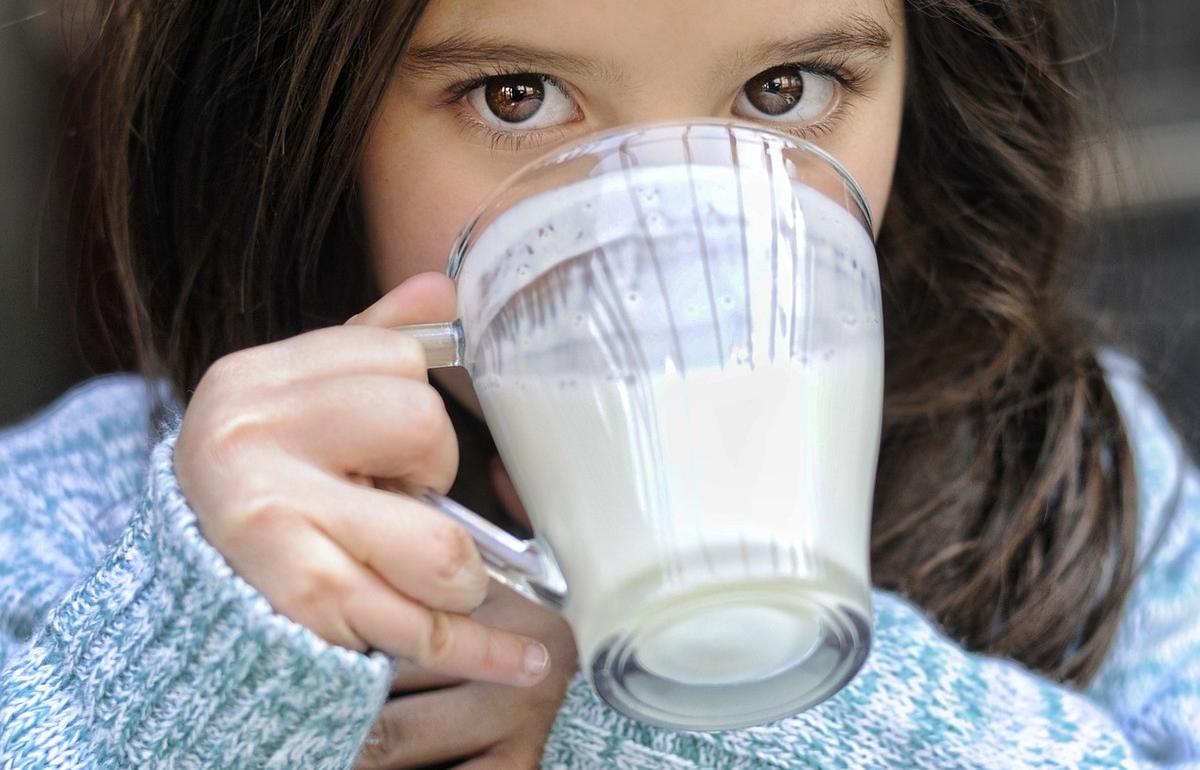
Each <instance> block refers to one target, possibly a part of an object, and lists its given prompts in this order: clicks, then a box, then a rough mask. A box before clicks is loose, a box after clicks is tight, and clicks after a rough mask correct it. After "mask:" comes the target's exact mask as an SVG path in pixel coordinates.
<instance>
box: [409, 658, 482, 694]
mask: <svg viewBox="0 0 1200 770" xmlns="http://www.w3.org/2000/svg"><path fill="white" fill-rule="evenodd" d="M465 682H466V680H465V679H462V678H461V677H454V676H446V675H445V674H435V673H434V672H432V671H426V670H425V669H423V668H421V667H420V666H416V665H414V664H413V663H411V662H409V661H407V660H398V661H396V667H395V673H394V674H393V675H392V690H391V692H392V694H393V695H396V694H404V693H410V694H415V693H418V692H421V691H426V690H442V689H445V688H447V687H457V686H459V685H461V684H464V683H465Z"/></svg>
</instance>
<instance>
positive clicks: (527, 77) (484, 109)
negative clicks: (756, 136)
mask: <svg viewBox="0 0 1200 770" xmlns="http://www.w3.org/2000/svg"><path fill="white" fill-rule="evenodd" d="M466 102H467V104H469V105H470V106H471V109H473V110H474V111H475V114H476V115H478V116H479V118H480V120H482V121H483V122H484V123H486V124H487V125H488V126H491V127H493V128H497V129H505V130H507V129H514V130H515V129H517V128H518V127H519V128H520V130H521V131H527V130H528V131H532V130H536V129H544V128H550V127H552V126H558V125H562V124H563V123H568V122H571V121H572V120H573V119H574V120H578V119H579V117H580V115H579V108H578V107H577V106H576V104H575V101H574V100H573V99H572V98H571V97H570V96H568V95H567V92H566V90H565V88H564V87H563V86H562V85H561V84H560V83H559V82H558V81H557V80H555V79H554V78H552V77H550V76H549V75H539V74H537V73H533V72H528V73H525V72H522V73H514V74H512V75H497V76H495V77H490V78H488V79H487V80H485V81H483V82H482V83H481V84H480V85H478V86H476V87H475V88H473V89H471V90H470V91H469V92H468V93H467V95H466Z"/></svg>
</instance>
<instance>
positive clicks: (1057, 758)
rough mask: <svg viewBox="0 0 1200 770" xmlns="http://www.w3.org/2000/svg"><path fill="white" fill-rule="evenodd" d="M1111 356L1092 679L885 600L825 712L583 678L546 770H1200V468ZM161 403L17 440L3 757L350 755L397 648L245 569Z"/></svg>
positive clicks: (570, 698) (86, 399) (119, 395)
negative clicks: (1102, 609)
mask: <svg viewBox="0 0 1200 770" xmlns="http://www.w3.org/2000/svg"><path fill="white" fill-rule="evenodd" d="M1108 366H1109V372H1110V379H1111V382H1112V385H1113V388H1114V391H1115V393H1116V395H1117V398H1118V401H1119V403H1120V405H1121V409H1122V413H1123V416H1124V418H1125V421H1126V423H1127V425H1128V427H1129V430H1130V433H1131V435H1132V440H1133V443H1134V449H1135V455H1136V467H1137V472H1138V480H1139V489H1140V517H1141V518H1140V555H1139V567H1138V571H1137V579H1136V583H1135V585H1134V588H1133V593H1132V595H1131V597H1130V600H1129V602H1128V605H1127V609H1126V610H1125V614H1124V616H1123V620H1122V623H1121V626H1120V628H1119V631H1118V633H1117V637H1116V640H1115V642H1114V644H1113V646H1112V648H1111V652H1110V653H1109V655H1108V657H1107V659H1106V661H1105V663H1104V665H1103V668H1102V669H1101V671H1100V672H1099V674H1098V675H1097V676H1096V677H1095V679H1094V680H1093V681H1092V682H1091V684H1090V685H1089V686H1088V687H1087V689H1086V690H1085V691H1078V690H1075V689H1072V688H1069V687H1065V686H1061V685H1058V684H1055V683H1052V682H1049V681H1047V680H1045V679H1044V678H1041V677H1038V676H1036V675H1034V674H1032V673H1030V672H1029V671H1027V670H1026V669H1024V668H1022V667H1021V666H1020V665H1018V664H1016V663H1013V662H1010V661H1005V660H999V659H995V658H991V657H987V656H983V655H977V654H971V653H968V652H965V651H964V650H963V649H962V648H961V647H960V646H958V645H957V644H956V643H955V642H954V641H952V640H950V639H948V638H947V637H946V636H944V635H942V634H941V633H940V632H939V631H938V629H937V628H935V627H934V626H933V625H932V624H931V623H930V622H929V621H928V620H927V619H926V618H925V617H924V616H923V615H922V613H921V612H920V611H919V610H918V609H916V608H914V607H913V606H912V605H911V604H909V603H907V602H906V601H904V600H903V599H901V598H899V597H897V596H894V595H891V594H888V593H885V592H879V591H877V592H875V593H874V595H873V602H874V609H875V637H874V642H873V648H872V651H871V654H870V656H869V658H868V660H867V663H866V665H865V666H864V668H863V670H862V671H861V673H860V674H859V675H858V676H857V677H856V678H855V679H854V680H853V681H852V682H851V683H850V684H849V685H848V686H847V687H846V688H845V689H844V690H842V692H840V693H839V694H838V695H836V696H835V697H833V698H831V699H830V700H828V701H826V702H825V703H823V704H822V705H820V706H818V707H816V708H813V709H811V710H809V711H807V712H805V713H803V714H800V715H798V716H796V717H793V718H791V719H787V720H784V721H782V722H779V723H776V724H771V725H767V726H764V727H757V728H751V729H745V730H737V731H730V732H724V733H715V734H704V733H681V732H671V731H666V730H661V729H656V728H652V727H648V726H645V725H642V724H640V723H637V722H633V721H631V720H628V719H625V718H624V717H621V716H620V715H618V714H616V713H615V712H613V711H612V710H610V709H608V708H607V707H606V706H605V705H604V704H603V703H601V702H600V701H598V700H597V698H596V697H595V696H594V695H593V694H592V692H591V691H590V690H589V689H588V688H587V686H586V684H585V683H584V682H583V681H582V679H579V678H577V679H576V680H575V681H574V682H573V683H572V685H571V687H570V689H569V691H568V694H567V697H566V701H565V702H564V704H563V706H562V709H561V712H560V715H559V718H558V721H557V722H556V724H555V726H554V729H553V732H552V733H551V735H550V738H549V742H548V744H547V747H546V750H545V754H544V759H543V767H546V768H556V769H558V768H561V769H564V770H566V769H571V770H576V769H578V770H584V769H585V768H589V769H591V768H645V769H646V770H651V769H652V768H653V769H654V770H659V769H660V768H667V769H672V768H674V769H677V770H683V769H684V768H722V769H724V768H823V767H833V768H858V767H921V768H967V767H969V768H1013V767H1087V768H1098V767H1125V768H1135V767H1136V768H1154V767H1172V768H1194V769H1195V768H1200V480H1198V476H1197V472H1196V469H1195V467H1194V466H1193V465H1192V464H1191V463H1189V462H1188V461H1187V459H1186V457H1185V455H1184V453H1183V451H1182V449H1181V446H1180V444H1179V441H1178V440H1177V439H1176V437H1175V436H1174V434H1173V433H1172V432H1171V430H1170V428H1169V426H1168V424H1167V422H1166V420H1165V419H1164V417H1163V415H1162V413H1161V412H1160V411H1159V409H1158V407H1157V406H1156V405H1155V403H1154V401H1153V400H1152V399H1151V398H1150V397H1149V396H1148V395H1147V393H1146V392H1145V390H1144V389H1143V388H1142V386H1141V385H1140V383H1139V374H1138V372H1137V370H1136V368H1135V367H1134V366H1133V365H1132V364H1131V363H1130V362H1128V361H1127V360H1125V359H1118V358H1115V357H1110V359H1109V362H1108ZM148 396H149V393H148V388H147V387H146V385H145V383H144V381H142V380H140V379H137V378H135V377H133V376H108V377H102V378H98V379H95V380H92V381H90V382H88V383H86V384H84V385H82V386H80V387H78V388H76V389H75V390H74V391H72V392H71V393H70V394H68V395H67V396H65V397H63V398H62V399H60V400H59V401H58V402H57V403H56V404H55V405H54V406H52V407H50V408H49V409H48V410H46V411H45V412H44V413H43V414H41V415H40V416H38V417H35V418H34V419H32V420H30V421H28V422H26V423H25V424H23V425H19V426H16V427H15V428H11V429H9V430H7V431H5V432H2V433H0V667H2V669H3V670H2V671H0V767H3V768H45V767H106V768H115V767H133V768H195V769H197V770H200V769H202V768H263V767H268V768H317V769H322V768H345V767H348V766H350V765H351V764H352V763H353V761H354V759H355V756H356V754H357V752H358V749H359V747H360V745H361V743H362V741H363V739H364V736H365V735H366V732H367V729H368V728H369V726H370V724H371V723H372V721H373V720H374V718H375V716H376V714H377V712H378V710H379V708H380V706H381V704H382V702H383V700H384V698H385V697H386V694H387V691H388V685H389V678H390V670H389V669H390V666H389V661H388V660H387V659H386V658H385V657H384V656H382V655H378V654H376V655H362V654H359V653H357V652H352V651H349V650H345V649H341V648H338V647H334V646H331V645H329V644H326V643H325V642H323V641H321V640H320V639H319V638H317V637H316V636H315V635H314V634H312V633H311V632H309V631H308V630H307V629H305V628H303V627H301V626H299V625H297V624H295V623H293V622H291V621H290V620H288V619H286V618H284V617H282V616H280V615H277V614H275V613H274V612H272V610H271V608H270V606H269V605H268V604H267V602H266V601H265V600H264V599H263V598H262V596H261V595H259V594H258V593H257V592H255V590H254V589H252V588H251V587H250V586H249V585H247V584H246V583H245V582H243V581H242V580H241V579H239V578H238V577H237V576H236V575H235V574H234V573H233V572H232V571H231V570H230V568H229V567H228V566H227V565H226V564H225V562H224V561H223V560H222V558H221V556H220V555H219V554H218V553H217V551H216V550H214V549H213V548H212V547H211V546H209V545H208V544H207V542H206V541H205V540H204V539H203V538H202V537H201V535H200V533H199V531H198V529H197V527H196V522H195V517H194V515H193V513H192V511H191V510H190V509H189V507H188V504H187V502H186V500H185V499H184V497H183V495H182V494H181V493H180V491H179V487H178V485H177V482H176V479H175V477H174V475H173V473H172V462H171V458H172V450H173V448H174V444H175V435H176V431H175V427H176V425H177V422H178V418H175V419H173V420H170V421H168V422H167V424H165V425H164V426H162V427H161V428H159V429H158V430H154V429H152V426H151V425H150V424H149V418H148V417H147V403H148ZM156 434H157V435H158V436H159V438H158V439H157V440H156V439H155V435H156ZM1046 588H1047V590H1053V586H1047V587H1046Z"/></svg>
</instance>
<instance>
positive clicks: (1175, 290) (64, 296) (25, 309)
mask: <svg viewBox="0 0 1200 770" xmlns="http://www.w3.org/2000/svg"><path fill="white" fill-rule="evenodd" d="M78 2H79V3H80V5H79V6H78V7H79V8H84V7H85V6H86V5H87V3H86V2H85V0H78ZM1076 5H1079V6H1081V7H1083V8H1085V12H1084V13H1083V18H1085V19H1086V20H1087V21H1088V26H1089V28H1090V30H1089V35H1090V37H1092V38H1094V40H1093V42H1094V44H1095V51H1096V56H1097V57H1098V58H1099V59H1102V60H1105V64H1104V66H1105V67H1106V68H1107V69H1108V70H1109V77H1110V79H1111V84H1112V90H1113V93H1112V94H1111V95H1110V94H1105V96H1111V97H1112V99H1111V101H1112V103H1113V104H1114V105H1115V111H1114V114H1113V115H1112V116H1111V117H1113V118H1114V119H1115V126H1116V128H1115V131H1114V132H1113V135H1112V137H1111V141H1110V142H1109V143H1110V144H1111V146H1112V150H1113V151H1112V152H1111V153H1108V154H1106V156H1105V159H1104V160H1103V161H1102V162H1101V163H1100V164H1099V166H1098V169H1097V171H1096V173H1094V174H1091V175H1090V178H1091V180H1092V181H1091V182H1090V186H1092V187H1094V188H1095V193H1096V196H1097V197H1098V199H1099V200H1100V202H1101V208H1100V211H1099V213H1098V216H1097V219H1096V221H1095V222H1093V223H1090V224H1089V226H1088V227H1087V228H1086V229H1085V236H1084V237H1083V238H1082V239H1081V242H1082V243H1081V248H1080V253H1079V254H1078V256H1077V258H1076V270H1075V273H1074V276H1073V280H1072V287H1073V291H1074V295H1075V298H1076V300H1077V301H1078V302H1079V303H1081V304H1082V305H1083V306H1085V307H1086V308H1087V309H1088V311H1089V314H1090V317H1092V318H1094V319H1095V323H1096V324H1097V325H1098V327H1099V328H1100V329H1101V331H1102V333H1103V335H1104V336H1105V338H1107V339H1109V340H1111V341H1113V342H1114V343H1115V344H1117V345H1118V346H1119V347H1121V348H1123V349H1125V350H1128V351H1131V352H1133V353H1134V354H1135V355H1136V356H1137V357H1138V358H1139V359H1140V360H1141V361H1142V362H1143V364H1144V366H1145V367H1146V368H1147V370H1148V371H1149V372H1150V375H1151V381H1152V382H1153V383H1156V385H1157V386H1158V388H1159V390H1160V392H1161V395H1162V396H1163V400H1164V403H1165V404H1166V407H1167V409H1168V410H1169V411H1170V412H1171V413H1172V415H1173V416H1174V417H1175V420H1176V422H1177V424H1178V425H1179V426H1180V428H1181V429H1182V431H1183V432H1184V434H1185V435H1186V436H1187V437H1188V438H1189V440H1190V441H1191V443H1192V445H1193V446H1197V445H1200V440H1198V439H1200V387H1197V383H1198V382H1200V301H1198V298H1200V23H1198V21H1197V17H1198V14H1197V13H1196V10H1195V6H1194V2H1193V0H1144V1H1139V2H1132V1H1128V0H1113V1H1112V2H1110V3H1099V2H1083V1H1082V0H1079V1H1078V2H1077V3H1076ZM47 6H49V7H51V8H53V9H54V10H51V11H49V12H48V13H46V15H43V16H41V17H39V16H38V9H39V8H40V9H45V8H46V7H47ZM62 13H63V12H62V10H61V6H60V5H59V3H57V2H52V1H51V0H0V425H3V424H7V423H11V422H13V421H15V420H17V419H19V418H21V417H22V416H25V415H28V414H31V413H32V412H34V411H35V410H37V409H38V408H39V407H41V406H44V405H45V404H46V403H48V402H49V401H51V400H53V399H54V398H55V397H56V396H58V395H59V394H60V393H62V392H63V391H64V390H65V389H66V388H68V387H69V386H70V385H71V384H72V383H74V382H76V381H78V380H80V379H82V378H84V377H86V376H88V374H89V367H88V366H87V365H85V364H84V360H85V357H84V355H83V354H82V353H83V351H82V347H84V346H86V345H90V344H92V342H85V343H82V344H81V343H80V341H79V340H80V339H81V335H80V334H78V333H77V329H76V328H75V327H76V326H77V324H76V322H75V320H74V317H73V312H74V309H75V307H76V305H77V303H76V301H75V296H76V293H77V292H78V291H79V289H80V283H81V278H80V276H79V274H78V269H77V267H76V268H71V267H69V266H70V265H71V264H72V262H71V260H70V259H68V256H69V255H70V254H71V253H72V251H71V250H72V248H73V244H72V243H71V241H70V238H69V237H68V236H67V235H66V229H67V228H66V226H65V224H64V223H65V219H66V218H65V215H64V210H63V209H64V204H63V201H64V200H65V198H66V195H65V193H66V191H67V190H66V186H67V183H66V182H65V181H64V180H62V179H56V178H55V176H54V174H53V173H52V169H53V168H54V167H55V165H56V160H60V159H61V158H62V157H63V156H64V155H65V158H66V160H67V161H68V165H69V162H70V161H71V160H72V158H71V153H72V152H73V148H74V145H73V138H72V137H71V136H69V135H66V136H64V135H63V132H62V130H61V127H62V126H63V125H64V123H65V122H66V121H65V120H64V109H67V110H68V111H69V108H64V105H65V104H69V103H70V99H69V98H67V96H66V91H67V89H68V83H67V82H66V79H65V78H64V76H63V72H64V70H65V69H66V62H67V57H66V53H65V46H64V44H63V38H64V32H63V28H62V27H63V25H62V24H61V22H60V21H58V20H55V19H47V18H46V16H49V15H57V16H61V14H62ZM78 13H82V11H80V12H78ZM72 15H73V14H72V12H71V11H68V16H72ZM69 21H70V20H68V22H69ZM66 26H68V27H70V23H68V24H67V25H66ZM67 37H68V38H72V39H73V36H71V35H68V36H67ZM84 288H85V289H86V286H85V287H84ZM84 327H85V328H84V330H83V331H84V333H83V334H82V339H84V340H90V341H94V340H95V333H94V331H89V330H88V329H87V328H86V327H87V323H86V322H85V323H84ZM91 358H94V356H92V357H91Z"/></svg>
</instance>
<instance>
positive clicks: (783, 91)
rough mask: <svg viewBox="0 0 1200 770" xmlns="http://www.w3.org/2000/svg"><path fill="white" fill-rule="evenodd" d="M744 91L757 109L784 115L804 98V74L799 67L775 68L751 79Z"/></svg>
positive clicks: (769, 113) (770, 113)
mask: <svg viewBox="0 0 1200 770" xmlns="http://www.w3.org/2000/svg"><path fill="white" fill-rule="evenodd" d="M742 90H743V91H744V92H745V94H746V98H747V99H749V100H750V103H751V104H752V105H754V107H755V109H757V110H760V111H761V112H763V113H765V114H767V115H782V114H784V113H785V112H787V111H788V110H790V109H792V108H793V107H795V106H796V105H797V104H798V103H799V102H800V99H801V97H803V96H804V73H803V72H802V71H801V70H800V68H799V67H787V66H785V67H775V68H773V69H769V70H767V71H766V72H762V73H759V74H758V75H756V76H755V77H753V78H751V79H750V80H749V81H748V82H747V83H746V85H745V86H743V87H742Z"/></svg>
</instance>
